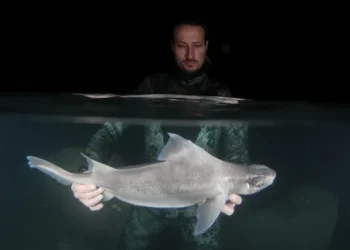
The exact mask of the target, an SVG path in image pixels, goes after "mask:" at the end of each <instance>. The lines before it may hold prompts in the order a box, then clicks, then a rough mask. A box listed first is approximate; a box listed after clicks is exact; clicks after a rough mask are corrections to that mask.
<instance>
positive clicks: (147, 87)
mask: <svg viewBox="0 0 350 250" xmlns="http://www.w3.org/2000/svg"><path fill="white" fill-rule="evenodd" d="M152 89H153V88H152V81H151V78H150V77H146V78H145V79H144V80H143V81H142V82H141V83H140V85H139V86H138V87H137V88H136V90H135V91H134V93H133V94H134V95H137V94H139V95H142V94H152V92H153V91H152Z"/></svg>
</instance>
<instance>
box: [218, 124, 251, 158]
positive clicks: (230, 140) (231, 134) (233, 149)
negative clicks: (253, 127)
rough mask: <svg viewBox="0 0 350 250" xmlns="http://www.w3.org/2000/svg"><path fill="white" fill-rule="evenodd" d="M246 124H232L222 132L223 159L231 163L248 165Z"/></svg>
mask: <svg viewBox="0 0 350 250" xmlns="http://www.w3.org/2000/svg"><path fill="white" fill-rule="evenodd" d="M248 128H249V124H248V123H247V122H233V123H232V124H229V125H224V126H223V130H222V136H223V143H224V159H223V160H225V161H228V162H232V163H242V164H248V163H249V152H248Z"/></svg>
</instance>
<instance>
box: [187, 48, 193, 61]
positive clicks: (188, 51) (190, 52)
mask: <svg viewBox="0 0 350 250" xmlns="http://www.w3.org/2000/svg"><path fill="white" fill-rule="evenodd" d="M186 57H187V59H190V60H193V59H194V51H193V49H191V48H189V49H188V50H187V55H186Z"/></svg>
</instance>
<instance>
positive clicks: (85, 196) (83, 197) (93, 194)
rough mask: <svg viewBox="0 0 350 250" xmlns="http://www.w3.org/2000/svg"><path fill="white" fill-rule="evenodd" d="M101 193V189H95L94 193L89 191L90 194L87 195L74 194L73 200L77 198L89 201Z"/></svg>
mask: <svg viewBox="0 0 350 250" xmlns="http://www.w3.org/2000/svg"><path fill="white" fill-rule="evenodd" d="M102 192H103V188H101V187H100V188H98V189H96V190H94V191H90V192H87V193H78V192H75V193H74V196H75V198H77V199H79V200H89V199H92V198H95V197H97V196H98V195H100V194H101V193H102Z"/></svg>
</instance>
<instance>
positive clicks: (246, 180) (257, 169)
mask: <svg viewBox="0 0 350 250" xmlns="http://www.w3.org/2000/svg"><path fill="white" fill-rule="evenodd" d="M236 169H240V171H239V172H236V174H235V176H237V173H238V176H239V177H238V178H237V177H234V178H228V179H229V183H230V185H229V186H230V188H229V189H230V192H232V193H237V194H242V195H250V194H255V193H257V192H259V191H261V190H263V189H265V188H267V187H268V186H271V185H272V184H273V182H274V180H275V178H276V172H275V171H274V170H273V169H271V168H269V167H267V166H264V165H248V166H241V167H240V168H237V167H236ZM236 171H237V170H236Z"/></svg>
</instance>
